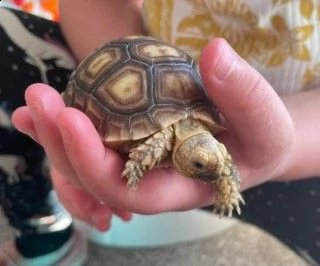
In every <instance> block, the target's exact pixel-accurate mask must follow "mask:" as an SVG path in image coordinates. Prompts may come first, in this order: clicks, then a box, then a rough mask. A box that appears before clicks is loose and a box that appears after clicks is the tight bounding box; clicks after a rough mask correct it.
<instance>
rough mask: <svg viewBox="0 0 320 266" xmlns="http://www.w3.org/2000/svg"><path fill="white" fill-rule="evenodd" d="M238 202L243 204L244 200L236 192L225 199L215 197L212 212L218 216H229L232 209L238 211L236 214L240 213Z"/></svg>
mask: <svg viewBox="0 0 320 266" xmlns="http://www.w3.org/2000/svg"><path fill="white" fill-rule="evenodd" d="M240 204H243V205H245V201H244V199H243V198H242V196H241V194H240V193H237V194H236V195H234V196H232V197H230V198H228V199H225V200H221V198H220V200H219V199H217V201H216V202H215V203H214V204H213V212H214V213H216V214H218V215H219V217H220V218H222V217H224V216H225V217H228V218H231V216H232V213H233V211H234V210H235V211H236V212H237V213H238V215H241V208H240Z"/></svg>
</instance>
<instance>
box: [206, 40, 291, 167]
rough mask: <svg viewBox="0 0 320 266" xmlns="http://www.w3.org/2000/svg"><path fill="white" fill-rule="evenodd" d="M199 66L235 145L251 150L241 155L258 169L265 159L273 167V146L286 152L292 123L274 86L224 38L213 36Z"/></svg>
mask: <svg viewBox="0 0 320 266" xmlns="http://www.w3.org/2000/svg"><path fill="white" fill-rule="evenodd" d="M200 69H201V73H202V78H203V82H204V85H205V87H206V89H207V92H208V95H209V97H211V98H212V99H213V101H214V102H215V103H216V105H217V107H218V108H219V109H220V111H221V113H222V114H223V116H224V117H225V119H226V120H227V122H228V124H229V125H230V128H231V130H230V131H232V132H234V133H235V135H236V138H234V139H237V140H238V142H237V145H236V146H237V149H238V150H239V149H240V150H244V149H246V150H248V151H250V152H248V153H244V152H242V153H241V156H245V158H243V157H242V159H245V160H246V162H254V165H251V167H253V168H257V169H259V168H261V167H262V166H264V165H265V164H266V161H269V162H268V165H270V166H271V167H274V165H272V160H273V158H272V156H273V155H274V153H275V150H277V151H278V152H279V153H281V152H282V153H283V156H285V155H286V154H287V152H286V151H287V149H286V148H287V147H289V146H290V144H291V142H292V138H293V135H292V132H293V125H292V120H291V118H290V116H289V114H288V112H287V110H286V108H285V106H284V105H283V103H282V101H281V99H280V98H279V97H278V95H277V94H276V93H275V91H274V90H273V88H272V87H271V86H270V85H269V83H268V82H267V81H266V80H265V79H264V78H263V77H262V76H261V75H260V74H259V73H258V72H257V71H256V70H254V69H253V68H252V67H251V66H250V65H249V64H248V63H247V62H245V61H244V60H243V59H241V58H240V57H239V56H238V55H237V54H236V53H235V52H234V51H233V50H232V48H231V47H230V46H229V45H228V43H227V42H226V41H225V40H223V39H215V40H213V41H211V42H210V43H209V44H208V45H207V46H206V47H205V48H204V50H203V53H202V56H201V58H200ZM278 132H281V134H279V133H278ZM266 140H268V141H266ZM238 155H240V153H239V152H238ZM278 156H280V157H277V160H274V163H278V162H279V158H281V154H278ZM282 159H283V158H282ZM280 160H281V159H280Z"/></svg>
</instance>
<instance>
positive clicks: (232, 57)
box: [214, 42, 237, 81]
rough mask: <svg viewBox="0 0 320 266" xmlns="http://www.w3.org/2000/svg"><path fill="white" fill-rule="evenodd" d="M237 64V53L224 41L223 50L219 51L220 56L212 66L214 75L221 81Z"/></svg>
mask: <svg viewBox="0 0 320 266" xmlns="http://www.w3.org/2000/svg"><path fill="white" fill-rule="evenodd" d="M236 66H237V54H236V53H235V51H234V50H233V49H232V48H231V46H230V45H229V44H228V43H227V42H225V45H224V48H223V51H222V52H221V53H220V58H219V59H218V60H217V62H216V64H215V67H214V74H215V76H216V77H217V78H218V79H219V80H221V81H223V80H225V79H227V78H228V77H229V76H230V75H231V74H232V72H233V71H234V69H235V68H236Z"/></svg>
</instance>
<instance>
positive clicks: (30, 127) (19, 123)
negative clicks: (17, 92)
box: [11, 106, 39, 143]
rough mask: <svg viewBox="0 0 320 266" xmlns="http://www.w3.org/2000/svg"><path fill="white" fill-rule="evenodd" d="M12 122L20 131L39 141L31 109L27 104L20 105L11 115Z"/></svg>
mask: <svg viewBox="0 0 320 266" xmlns="http://www.w3.org/2000/svg"><path fill="white" fill-rule="evenodd" d="M11 120H12V124H13V125H14V126H15V127H16V129H17V130H19V131H20V132H22V133H24V134H26V135H28V136H29V137H31V138H32V139H33V140H35V141H36V142H38V143H39V138H38V136H37V132H36V130H35V127H34V124H33V120H32V116H31V114H30V110H29V108H28V107H27V106H23V107H19V108H18V109H16V110H15V111H14V112H13V113H12V116H11Z"/></svg>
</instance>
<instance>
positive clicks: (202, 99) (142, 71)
mask: <svg viewBox="0 0 320 266" xmlns="http://www.w3.org/2000/svg"><path fill="white" fill-rule="evenodd" d="M63 98H64V101H65V103H66V105H67V106H72V107H75V108H77V109H79V110H81V111H82V112H84V113H85V114H86V115H87V116H88V117H89V118H90V119H91V121H92V123H93V124H94V126H95V127H96V129H97V131H98V132H99V134H100V136H101V139H102V141H103V142H104V144H105V145H106V146H108V147H110V148H112V149H115V150H116V151H118V152H119V153H120V154H122V155H124V156H125V157H126V158H127V162H126V164H125V169H124V171H123V174H122V175H123V176H125V177H126V178H127V184H128V186H129V187H131V188H136V187H137V185H138V182H139V181H140V179H141V177H142V176H143V174H144V173H145V172H146V171H148V170H150V169H152V168H153V167H159V166H163V167H164V166H168V163H169V165H172V166H173V167H174V168H175V169H176V170H177V171H178V172H180V173H181V174H182V175H184V176H187V177H190V178H193V179H198V180H200V181H203V182H206V183H214V184H215V185H216V188H217V193H216V196H215V200H214V211H215V212H216V213H218V214H219V215H220V216H222V215H227V216H229V217H230V216H231V214H232V212H233V210H234V209H235V210H236V211H237V212H238V213H240V207H239V205H240V203H244V201H243V199H242V197H241V194H240V193H239V187H240V177H239V174H238V171H237V169H236V167H235V166H234V164H233V162H232V159H231V156H230V154H229V153H228V152H227V150H226V148H225V146H224V145H223V144H221V143H219V142H218V141H217V140H216V139H215V138H214V135H216V134H218V133H220V132H221V131H223V130H224V128H223V127H222V126H221V125H220V120H219V113H218V111H217V110H216V109H215V107H214V106H213V105H212V103H211V102H210V100H209V99H208V98H207V96H206V94H205V92H204V90H203V86H202V82H201V79H200V77H199V74H198V72H197V66H196V63H195V62H194V60H193V59H192V58H191V57H190V56H188V55H187V54H186V53H185V52H183V51H182V50H180V49H178V48H176V47H174V46H171V45H169V44H167V43H164V42H162V41H159V40H156V39H153V38H151V37H145V36H131V37H127V38H122V39H118V40H114V41H111V42H110V43H107V44H105V45H104V46H102V47H101V48H99V49H97V50H95V51H94V52H93V53H92V54H91V55H89V56H88V57H87V58H85V59H84V60H83V61H82V62H81V63H80V65H79V67H78V68H77V69H76V70H75V71H74V73H73V74H72V76H71V78H70V81H69V83H68V86H67V88H66V90H65V92H64V93H63Z"/></svg>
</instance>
